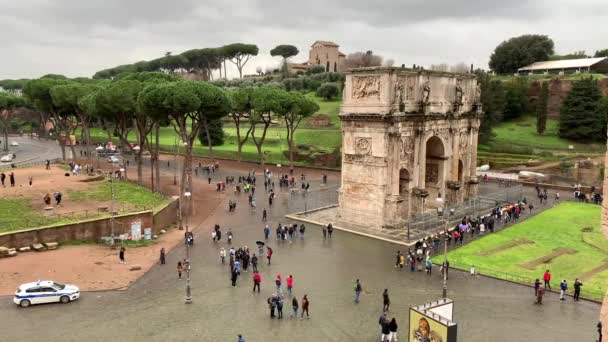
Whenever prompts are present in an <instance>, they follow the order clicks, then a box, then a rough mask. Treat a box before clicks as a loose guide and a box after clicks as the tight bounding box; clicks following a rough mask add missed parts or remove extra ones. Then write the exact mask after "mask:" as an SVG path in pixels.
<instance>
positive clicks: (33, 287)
mask: <svg viewBox="0 0 608 342" xmlns="http://www.w3.org/2000/svg"><path fill="white" fill-rule="evenodd" d="M79 297H80V289H79V288H78V286H75V285H70V284H61V283H58V282H55V281H51V280H44V281H40V280H39V281H37V282H34V283H26V284H23V285H21V286H19V288H18V289H17V291H16V292H15V298H13V302H14V303H15V304H17V305H19V306H20V307H22V308H27V307H28V306H30V305H33V304H44V303H63V304H66V303H69V302H71V301H73V300H76V299H78V298H79Z"/></svg>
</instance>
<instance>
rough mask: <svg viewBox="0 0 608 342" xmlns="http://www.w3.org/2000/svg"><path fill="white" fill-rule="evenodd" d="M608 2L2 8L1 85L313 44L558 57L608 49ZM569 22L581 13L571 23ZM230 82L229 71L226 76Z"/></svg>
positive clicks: (188, 1) (99, 0)
mask: <svg viewBox="0 0 608 342" xmlns="http://www.w3.org/2000/svg"><path fill="white" fill-rule="evenodd" d="M604 2H605V0H579V1H577V2H576V3H573V2H572V1H570V0H535V1H528V0H511V1H503V0H487V1H482V0H460V1H456V0H426V1H423V0H415V1H414V0H391V1H389V0H375V1H362V0H350V1H347V0H336V1H320V0H308V1H300V2H294V1H268V0H222V1H217V0H214V1H211V0H172V1H167V0H164V1H160V0H158V1H157V0H147V1H146V0H19V1H11V0H0V3H2V5H1V9H2V10H1V11H0V40H1V41H2V42H3V44H4V45H3V46H4V48H5V51H10V53H5V54H2V55H1V57H0V59H1V62H0V79H2V78H17V77H37V76H40V75H42V74H45V73H49V72H53V73H62V74H66V75H68V76H81V75H88V76H90V75H92V74H93V73H94V72H95V71H98V70H100V69H104V68H108V67H113V66H116V65H119V64H126V63H133V62H136V61H139V60H146V59H152V58H156V57H158V56H160V55H162V54H163V53H164V52H165V51H172V52H174V53H179V52H182V51H185V50H188V49H191V48H199V47H208V46H220V45H223V44H227V43H232V42H237V41H241V42H251V43H255V44H257V45H258V46H259V47H260V56H258V57H256V58H255V59H252V61H251V62H250V63H249V64H248V65H247V67H246V71H247V72H252V71H254V70H255V67H256V66H258V65H260V66H262V67H266V66H271V65H275V64H276V63H278V59H276V58H271V57H270V56H269V54H268V51H269V50H270V49H271V48H272V47H273V46H275V45H277V44H281V43H286V44H294V45H296V46H298V48H299V49H300V51H301V52H300V55H299V56H297V57H294V61H303V60H305V59H306V57H307V54H308V47H309V46H310V44H311V43H312V42H314V41H315V40H334V41H336V42H337V43H338V44H340V45H341V50H342V51H343V52H345V53H349V52H354V51H361V50H366V49H372V50H374V51H375V52H378V53H380V54H382V55H384V56H385V58H392V59H394V60H395V62H396V64H397V65H399V64H401V63H406V64H407V65H410V64H412V63H416V64H425V65H429V64H432V63H442V62H446V63H457V62H461V61H462V62H466V63H475V65H479V66H482V67H487V61H488V57H489V55H490V53H491V52H492V50H493V49H494V47H495V46H496V45H497V44H498V43H500V42H501V41H503V40H505V39H508V38H509V37H512V36H516V35H520V34H525V33H543V34H548V35H549V36H550V37H552V38H553V39H554V40H555V42H556V51H558V52H569V51H575V50H582V49H585V50H587V52H590V51H594V50H595V49H600V48H607V47H608V46H604V45H605V44H604V42H605V39H604V38H603V36H602V34H601V30H598V29H597V28H598V27H603V25H604V21H605V20H606V15H607V11H608V7H606V6H604V4H603V3H604ZM572 13H578V15H576V16H573V15H572ZM230 72H233V71H232V70H229V73H230Z"/></svg>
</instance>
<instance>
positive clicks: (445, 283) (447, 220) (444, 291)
mask: <svg viewBox="0 0 608 342" xmlns="http://www.w3.org/2000/svg"><path fill="white" fill-rule="evenodd" d="M437 202H444V203H443V208H441V207H438V208H437V215H438V216H440V217H443V218H444V219H445V226H444V233H445V236H444V239H443V257H444V260H443V288H442V295H443V299H446V298H447V297H448V243H447V237H448V226H449V225H450V217H451V216H452V215H454V208H451V209H449V213H447V212H448V202H447V200H446V201H444V200H443V199H442V198H441V197H438V198H437Z"/></svg>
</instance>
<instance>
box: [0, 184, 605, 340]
mask: <svg viewBox="0 0 608 342" xmlns="http://www.w3.org/2000/svg"><path fill="white" fill-rule="evenodd" d="M259 178H261V177H258V180H259ZM196 182H199V183H201V185H200V189H205V190H200V191H210V190H209V189H210V188H209V187H204V186H203V184H202V183H203V180H202V178H201V179H197V181H196ZM204 183H206V182H204ZM314 188H315V184H313V189H314ZM261 189H263V187H262V186H258V193H259V192H261ZM195 190H196V188H195ZM232 197H233V195H229V196H227V197H226V199H225V203H220V204H219V205H218V207H217V209H216V210H215V212H214V214H213V215H212V216H210V217H209V218H207V220H206V221H205V222H202V223H201V224H200V225H199V226H198V227H197V228H196V229H197V230H196V241H195V245H194V247H193V248H192V249H191V255H192V256H191V259H192V295H193V299H194V302H193V304H191V305H185V304H184V293H185V280H181V281H180V280H177V272H176V263H177V261H178V260H180V259H183V258H184V255H185V249H184V247H183V246H180V247H179V248H176V249H175V250H174V252H173V253H171V254H170V255H169V256H168V261H167V264H166V265H163V266H160V265H159V266H156V267H154V268H153V269H152V270H151V271H150V272H149V273H147V274H146V275H145V276H144V277H142V278H141V279H140V280H139V281H138V282H136V283H135V284H134V285H133V286H132V287H131V288H130V289H129V290H127V291H111V292H96V293H83V295H82V297H81V299H80V300H79V301H77V302H74V303H70V304H68V305H40V306H34V307H31V308H28V309H25V310H23V309H18V308H17V307H15V306H14V304H13V303H12V299H11V298H10V297H3V298H0V336H2V338H1V340H3V341H31V340H40V339H44V340H46V341H144V340H145V341H236V340H237V338H236V336H237V334H239V333H240V334H243V336H244V337H245V338H246V340H247V342H250V341H379V337H380V330H379V327H378V323H377V322H378V316H379V315H380V312H381V308H382V291H383V290H384V289H385V288H388V290H389V293H390V297H391V309H390V312H389V317H396V318H397V323H398V325H399V339H400V341H407V337H406V335H407V329H408V322H407V319H408V306H409V305H417V304H422V303H425V302H428V301H432V300H436V299H438V298H440V296H441V287H442V284H441V279H440V277H439V272H437V271H438V269H437V268H435V269H434V271H433V272H434V273H433V274H432V275H431V276H428V275H426V274H424V273H422V272H415V273H410V272H409V271H405V270H399V269H396V268H394V267H393V262H394V254H395V252H396V251H397V250H398V249H400V248H402V247H400V246H397V245H393V244H390V243H388V242H384V241H379V240H375V239H371V238H367V237H363V236H357V235H354V234H350V233H346V232H341V231H335V232H334V235H333V238H332V239H331V240H325V241H324V240H323V237H322V234H321V231H320V230H319V229H318V227H313V226H310V225H307V230H306V234H305V239H304V240H297V241H294V243H292V244H290V243H288V242H281V243H279V242H277V241H276V239H275V234H274V229H275V228H276V225H277V223H278V222H282V223H287V220H286V219H284V217H283V215H284V214H286V213H287V211H288V209H287V206H288V204H287V203H288V202H289V201H303V200H304V199H303V198H301V197H294V198H291V196H290V194H289V193H288V192H282V193H279V194H278V195H277V197H278V198H277V199H276V201H275V205H274V206H273V207H272V209H271V210H270V211H269V222H268V223H269V224H270V227H271V230H272V231H273V234H272V236H271V238H270V239H269V245H270V246H271V247H272V248H273V249H274V256H273V258H272V265H271V266H267V265H266V264H265V263H263V262H261V267H260V271H261V275H262V291H261V294H253V293H252V291H251V288H252V281H251V272H249V273H243V275H242V276H241V277H240V278H239V280H238V287H236V288H233V287H231V286H230V279H229V278H230V274H229V272H228V266H222V265H221V264H220V262H219V248H220V246H224V247H225V248H226V249H228V246H227V244H226V243H225V242H226V241H225V238H223V239H222V242H221V243H220V244H219V245H218V244H214V243H213V242H212V241H211V237H210V229H211V227H212V226H213V225H214V224H216V223H217V224H220V225H221V227H222V231H223V233H224V236H225V234H226V232H227V230H228V228H231V229H232V231H233V233H234V236H235V237H234V241H233V245H235V246H249V248H250V249H251V250H255V241H256V240H261V239H263V234H262V229H263V227H264V224H263V223H262V222H261V213H262V209H263V208H264V207H265V206H266V205H265V204H266V203H267V202H265V200H262V199H260V200H258V207H257V210H256V211H252V210H251V209H250V208H249V207H248V204H247V196H246V195H244V194H241V195H240V196H239V198H238V205H237V209H236V213H233V214H229V213H228V212H227V204H226V203H227V201H228V199H229V198H232ZM161 247H162V246H158V249H159V250H160V248H161ZM127 261H128V254H127ZM260 261H262V260H260ZM279 273H280V274H281V275H282V276H283V277H284V278H285V277H286V276H287V275H289V274H292V275H293V276H294V279H295V280H294V294H295V295H296V296H297V297H298V299H299V300H300V299H301V297H302V296H303V295H304V294H308V296H309V299H310V303H311V304H310V314H311V318H310V319H308V320H307V319H304V320H301V319H290V318H289V314H288V313H289V311H290V301H288V300H286V303H285V307H284V312H285V319H283V320H277V319H274V320H271V319H270V318H269V312H268V308H267V304H266V299H267V297H268V296H270V295H271V294H272V293H273V292H274V291H273V290H274V288H275V286H274V282H273V279H274V277H275V276H276V274H279ZM356 278H360V279H361V282H362V285H363V289H364V294H363V295H362V298H361V303H359V304H354V303H353V286H354V281H355V279H356ZM448 293H449V294H448V296H449V297H450V298H451V299H453V300H454V301H455V312H454V319H455V321H456V322H457V323H458V337H459V341H464V342H474V341H495V342H501V341H505V342H507V341H508V342H516V341H593V340H594V339H593V338H594V337H595V325H596V323H597V319H598V315H599V310H600V306H599V305H598V304H595V303H590V302H587V301H581V302H578V303H574V302H572V301H571V300H570V299H569V300H567V301H565V302H560V301H559V300H558V297H557V295H555V294H548V296H547V297H546V298H545V304H544V305H542V306H538V305H534V304H533V289H531V288H528V287H525V286H521V285H516V284H511V283H508V282H503V281H498V280H493V279H489V278H484V277H471V276H470V275H468V274H466V273H461V272H457V271H451V272H450V280H449V291H448Z"/></svg>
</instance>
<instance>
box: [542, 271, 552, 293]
mask: <svg viewBox="0 0 608 342" xmlns="http://www.w3.org/2000/svg"><path fill="white" fill-rule="evenodd" d="M543 280H544V282H545V289H546V288H549V290H551V273H550V272H549V270H546V271H545V274H543Z"/></svg>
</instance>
